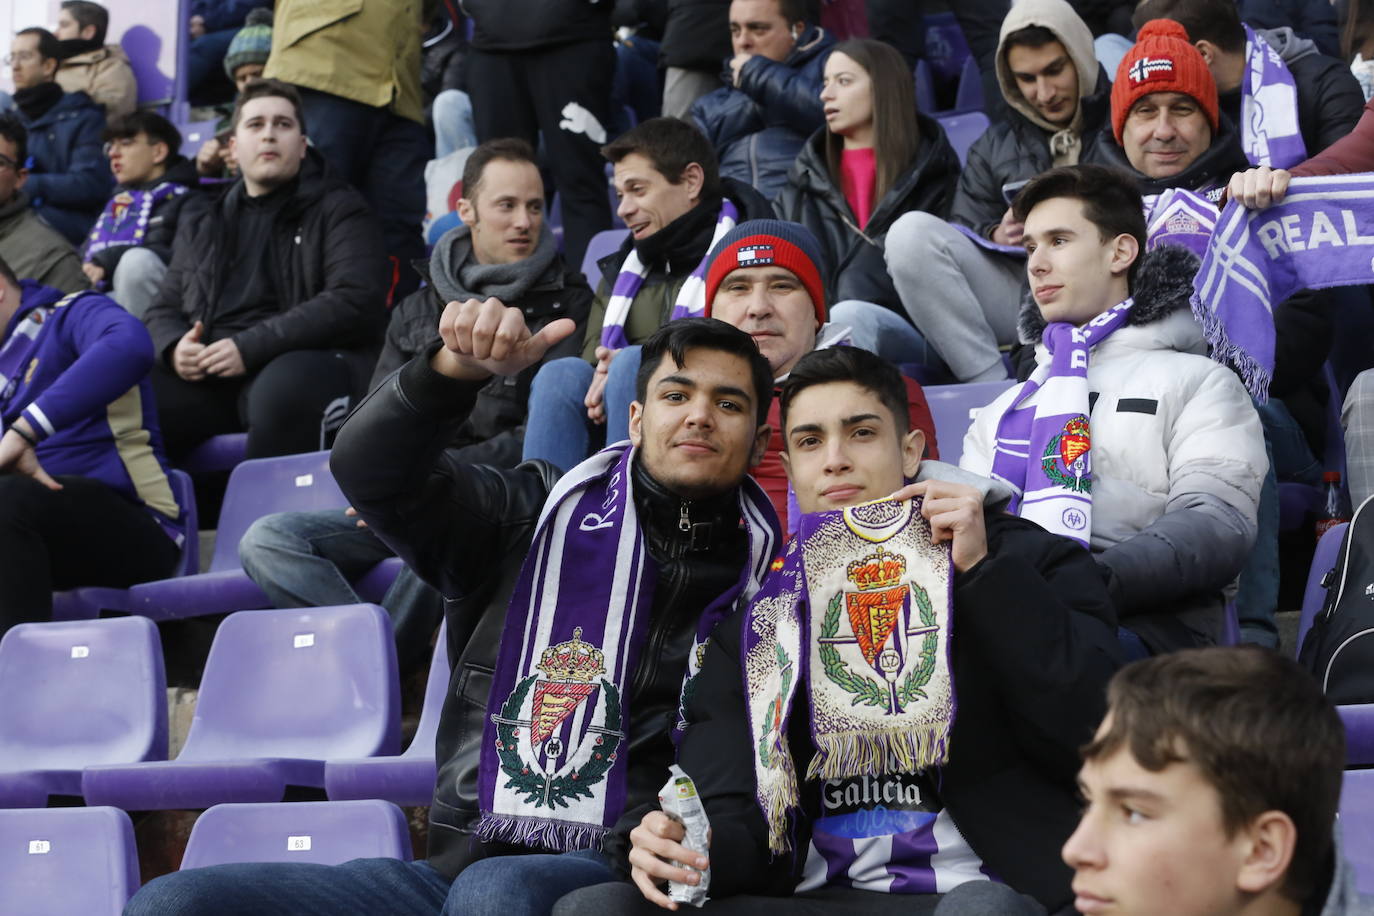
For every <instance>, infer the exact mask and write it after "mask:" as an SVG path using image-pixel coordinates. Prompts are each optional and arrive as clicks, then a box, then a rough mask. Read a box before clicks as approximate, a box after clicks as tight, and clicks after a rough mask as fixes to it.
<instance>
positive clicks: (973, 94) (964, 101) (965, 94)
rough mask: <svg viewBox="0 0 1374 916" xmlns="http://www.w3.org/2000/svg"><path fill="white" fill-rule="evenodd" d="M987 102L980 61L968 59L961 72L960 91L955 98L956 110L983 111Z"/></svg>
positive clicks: (965, 59)
mask: <svg viewBox="0 0 1374 916" xmlns="http://www.w3.org/2000/svg"><path fill="white" fill-rule="evenodd" d="M985 101H986V100H985V99H984V98H983V74H982V72H980V71H979V69H978V61H976V60H974V59H973V57H972V56H969V57H966V58H964V63H963V66H962V67H961V68H960V70H959V91H958V92H957V93H955V96H954V110H955V111H983V110H984V108H985V107H986V105H985V104H984V103H985Z"/></svg>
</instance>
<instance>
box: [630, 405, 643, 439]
mask: <svg viewBox="0 0 1374 916" xmlns="http://www.w3.org/2000/svg"><path fill="white" fill-rule="evenodd" d="M630 444H631V445H633V446H634V447H635V448H639V447H640V446H641V445H643V444H644V405H643V404H641V403H640V402H639V401H631V402H630Z"/></svg>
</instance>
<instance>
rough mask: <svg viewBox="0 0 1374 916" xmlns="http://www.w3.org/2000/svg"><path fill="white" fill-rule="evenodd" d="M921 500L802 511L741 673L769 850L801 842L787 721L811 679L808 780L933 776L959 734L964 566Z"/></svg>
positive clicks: (764, 592) (765, 593) (766, 592)
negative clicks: (934, 536)
mask: <svg viewBox="0 0 1374 916" xmlns="http://www.w3.org/2000/svg"><path fill="white" fill-rule="evenodd" d="M920 506H921V501H920V500H919V499H915V500H905V501H902V502H896V501H893V500H878V501H876V502H871V503H864V504H862V505H859V506H853V507H850V508H848V509H844V510H842V511H839V512H817V513H812V514H808V515H804V516H802V519H801V523H800V525H799V527H798V532H797V536H796V537H794V538H792V540H791V541H789V542H788V545H787V553H786V555H785V556H784V557H783V558H782V560H781V561H780V562H777V563H774V572H773V574H772V575H770V576H769V577H768V580H767V581H766V582H765V583H764V585H763V588H762V589H761V590H760V591H759V593H758V596H757V597H756V598H755V599H754V601H753V603H752V604H751V605H750V606H749V612H748V619H747V620H746V621H745V625H744V627H743V645H742V646H741V664H742V665H743V668H744V685H745V699H746V702H747V703H748V709H749V729H750V732H749V734H750V738H751V749H752V752H753V756H754V773H755V777H756V781H757V786H758V790H757V791H758V795H757V800H758V804H759V808H760V809H761V810H762V811H763V814H764V818H765V820H766V821H767V823H768V848H769V850H770V851H772V852H773V853H775V854H777V853H783V852H786V851H787V850H788V849H790V847H791V837H790V835H789V834H790V831H789V830H788V824H787V822H788V812H789V811H794V810H795V809H796V808H797V806H798V804H799V799H800V794H799V791H798V788H797V786H798V779H797V771H796V764H795V762H794V761H793V759H792V752H791V748H790V746H789V744H788V740H787V735H788V728H787V723H788V721H789V719H790V718H791V714H792V703H793V701H794V699H795V697H796V695H797V684H798V683H799V682H800V681H801V680H802V679H805V680H806V683H807V691H806V696H808V697H809V698H810V715H809V721H810V726H811V741H812V745H813V746H814V748H815V754H814V755H813V756H812V758H811V765H810V767H809V768H808V771H807V774H806V779H808V780H810V779H848V778H851V777H858V776H881V775H885V774H893V773H920V772H922V771H924V770H927V769H929V768H931V767H935V766H939V765H940V764H942V763H944V762H945V761H946V760H947V759H948V756H949V733H950V729H951V728H952V727H953V725H954V715H955V698H954V679H953V675H952V673H951V669H950V655H949V651H950V649H949V647H950V634H951V629H950V625H951V622H952V620H953V614H952V608H953V604H952V602H953V591H952V589H951V584H950V583H951V581H952V577H953V568H952V566H951V561H950V552H949V545H948V544H935V543H933V542H932V541H931V533H930V523H929V522H927V521H926V520H925V519H924V518H923V517H922V516H921V512H920Z"/></svg>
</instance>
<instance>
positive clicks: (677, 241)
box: [635, 195, 743, 273]
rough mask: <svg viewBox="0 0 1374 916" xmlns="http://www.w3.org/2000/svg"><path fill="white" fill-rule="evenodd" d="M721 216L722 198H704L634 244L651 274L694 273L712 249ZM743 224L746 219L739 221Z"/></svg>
mask: <svg viewBox="0 0 1374 916" xmlns="http://www.w3.org/2000/svg"><path fill="white" fill-rule="evenodd" d="M719 215H720V198H719V197H716V196H714V195H712V196H709V197H708V196H704V195H703V197H702V198H701V200H700V201H698V203H697V205H696V206H695V207H693V208H692V209H690V210H688V211H687V212H686V213H684V214H682V215H681V216H679V217H678V218H677V219H675V220H673V221H672V222H671V223H669V224H668V225H666V226H664V227H663V228H662V229H660V230H658V231H657V232H655V233H654V234H653V235H651V236H649V237H648V238H647V239H644V240H642V241H639V242H636V243H635V248H636V249H637V250H638V251H639V259H640V260H641V261H643V262H644V264H645V265H646V266H647V267H648V268H649V270H651V271H653V270H664V271H666V272H670V273H671V272H677V273H691V271H692V270H694V269H695V268H696V266H697V265H698V264H700V263H701V259H702V258H704V257H705V256H706V253H707V249H708V248H709V247H710V246H711V237H712V235H714V234H715V231H716V219H717V217H719ZM740 219H741V221H743V217H741V218H740Z"/></svg>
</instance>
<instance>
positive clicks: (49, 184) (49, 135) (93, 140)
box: [21, 92, 114, 245]
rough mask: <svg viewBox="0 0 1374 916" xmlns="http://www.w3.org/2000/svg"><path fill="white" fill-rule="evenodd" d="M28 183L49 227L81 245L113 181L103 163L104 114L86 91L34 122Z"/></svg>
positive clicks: (26, 187) (31, 123) (29, 125)
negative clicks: (101, 137)
mask: <svg viewBox="0 0 1374 916" xmlns="http://www.w3.org/2000/svg"><path fill="white" fill-rule="evenodd" d="M21 119H22V120H23V122H24V126H25V127H27V128H28V129H29V158H30V159H31V160H32V162H33V164H32V165H31V166H30V167H29V169H30V171H29V180H28V183H27V184H25V185H24V190H25V191H27V192H28V194H29V197H31V198H32V199H33V202H34V207H35V208H36V209H37V210H38V212H39V214H40V215H41V216H42V217H43V218H44V219H45V220H47V221H48V223H49V224H50V225H51V226H52V227H53V228H54V229H56V230H57V231H58V232H60V233H62V234H63V235H64V236H66V237H67V240H68V241H69V242H71V243H72V244H73V245H79V244H81V243H82V242H83V241H84V240H85V238H86V233H88V232H90V231H91V227H92V226H94V225H95V221H96V217H98V216H100V211H101V210H102V209H103V208H104V207H105V201H107V200H109V199H110V190H111V189H112V188H113V187H114V176H113V175H112V174H110V164H109V162H108V161H107V160H106V159H105V149H104V147H105V144H104V142H103V141H102V140H101V139H100V135H101V133H102V132H103V131H104V130H105V112H104V110H103V109H101V107H100V106H99V105H97V104H96V103H95V102H92V101H91V97H90V96H88V95H86V93H84V92H68V93H67V94H66V95H64V96H62V98H60V99H58V100H57V104H56V105H54V106H53V107H52V108H49V109H48V110H47V112H45V113H44V114H43V116H42V117H40V118H38V119H37V120H34V121H30V120H29V119H28V118H24V117H22V115H21Z"/></svg>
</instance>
